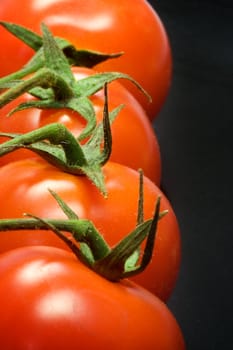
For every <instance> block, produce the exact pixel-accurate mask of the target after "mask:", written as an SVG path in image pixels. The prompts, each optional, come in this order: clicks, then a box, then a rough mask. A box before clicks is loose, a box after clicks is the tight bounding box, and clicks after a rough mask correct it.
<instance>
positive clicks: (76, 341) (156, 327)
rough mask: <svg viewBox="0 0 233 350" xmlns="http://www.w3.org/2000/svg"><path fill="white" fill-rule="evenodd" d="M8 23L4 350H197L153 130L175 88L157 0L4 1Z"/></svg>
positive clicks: (0, 253) (1, 178)
mask: <svg viewBox="0 0 233 350" xmlns="http://www.w3.org/2000/svg"><path fill="white" fill-rule="evenodd" d="M84 4H85V5H84ZM19 6H20V9H19ZM16 15H17V16H16ZM11 22H15V24H13V23H11ZM129 23H130V25H129ZM145 23H146V24H147V25H146V26H145ZM0 24H1V25H0V35H1V37H2V38H4V42H5V46H4V47H5V48H4V52H2V53H1V60H2V62H3V64H1V67H0V76H2V78H0V107H1V108H0V202H1V208H0V231H1V232H0V276H1V279H0V298H1V300H2V304H3V305H4V306H3V308H4V309H3V317H1V320H0V334H1V346H2V348H4V349H15V350H20V349H28V348H36V349H41V350H42V349H43V350H44V349H45V350H46V349H58V350H59V349H61V350H63V349H70V350H72V349H94V348H99V349H105V348H106V349H107V348H110V347H111V348H112V349H125V350H130V349H142V348H143V349H148V350H150V349H158V350H160V349H161V350H162V349H163V350H184V349H185V342H184V339H183V335H182V332H181V329H180V327H179V325H178V323H177V321H176V320H175V318H174V316H173V315H172V313H171V312H170V310H169V309H168V307H167V306H166V301H167V300H168V298H169V297H170V295H171V293H172V291H173V288H174V286H175V283H176V280H177V276H178V273H179V268H180V260H181V237H180V228H179V224H178V221H177V218H176V215H175V212H174V210H173V208H172V205H171V203H170V202H169V199H168V198H167V197H166V196H165V194H164V193H163V192H162V190H161V188H160V181H161V168H162V164H161V157H160V148H159V142H158V139H157V136H156V134H155V131H154V129H153V126H152V123H151V121H152V119H154V118H155V117H156V116H157V113H158V111H159V109H160V108H161V107H162V105H163V103H164V100H165V97H166V95H167V92H168V89H169V84H170V79H171V66H172V60H171V52H170V46H169V40H168V37H167V35H166V31H165V28H164V27H163V24H162V22H161V20H160V18H159V17H158V15H157V14H156V12H155V10H154V9H152V7H151V6H150V5H149V4H148V3H147V2H146V1H144V0H137V1H135V2H134V6H129V4H128V3H127V2H126V1H121V0H120V1H114V0H113V1H108V2H107V1H102V0H86V1H85V2H83V1H79V0H75V1H74V0H68V1H64V0H60V1H44V2H41V1H37V0H33V1H29V0H24V1H23V3H22V2H21V3H20V4H19V2H16V1H15V0H3V1H2V4H1V9H0ZM41 32H42V34H41ZM64 39H65V40H64ZM15 57H17V59H15ZM13 58H14V59H13ZM148 94H149V95H148ZM150 98H151V99H152V102H150V101H149V100H150ZM16 315H17V323H16V322H15V319H16ZM12 329H13V330H12ZM10 330H11V332H14V334H13V335H12V334H11V333H10Z"/></svg>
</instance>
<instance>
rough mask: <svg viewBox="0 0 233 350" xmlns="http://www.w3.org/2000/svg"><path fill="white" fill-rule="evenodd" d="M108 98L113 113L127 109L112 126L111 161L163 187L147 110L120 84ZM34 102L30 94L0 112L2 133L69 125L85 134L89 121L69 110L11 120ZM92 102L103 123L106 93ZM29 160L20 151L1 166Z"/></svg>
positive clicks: (79, 73)
mask: <svg viewBox="0 0 233 350" xmlns="http://www.w3.org/2000/svg"><path fill="white" fill-rule="evenodd" d="M73 73H74V75H75V77H76V79H77V80H79V79H82V78H85V77H88V76H90V75H92V74H94V73H95V71H94V70H92V69H88V68H80V67H79V68H73ZM108 94H109V98H108V101H109V110H110V111H111V110H113V109H114V108H116V107H117V106H119V105H121V104H124V106H125V107H124V108H123V109H122V110H121V111H120V113H119V115H118V116H117V117H116V119H115V121H114V122H113V124H112V137H113V147H112V154H111V160H112V161H115V162H118V163H121V164H124V165H127V166H129V167H132V168H134V169H136V170H138V169H139V168H142V169H143V171H144V173H145V175H147V176H148V177H149V178H150V179H151V180H153V181H154V182H155V183H156V184H158V185H159V184H160V179H161V156H160V148H159V143H158V140H157V137H156V135H155V132H154V130H153V127H152V125H151V123H150V122H149V120H148V118H147V116H146V114H145V112H144V110H143V109H142V107H141V105H140V104H139V103H138V101H137V100H136V99H135V98H134V97H133V96H132V95H131V94H130V93H129V92H128V91H127V89H126V88H124V87H123V86H122V85H121V84H120V83H119V82H118V81H114V82H112V83H111V84H109V91H108ZM31 98H32V97H30V96H29V95H28V94H25V95H24V96H23V97H21V98H18V99H16V100H14V101H12V102H11V103H10V104H8V105H6V106H5V107H3V108H2V109H0V131H2V132H16V133H18V132H22V133H24V132H27V131H31V130H33V129H36V128H39V127H41V126H44V125H46V124H49V123H53V122H59V123H62V124H64V125H66V126H67V128H68V129H69V130H70V131H71V132H72V133H73V134H74V135H75V136H78V135H79V134H80V133H81V131H82V130H83V128H84V126H85V120H84V119H83V118H82V117H81V116H80V115H78V113H75V112H72V111H71V110H68V109H57V110H54V109H53V110H51V109H46V110H43V111H39V110H38V109H28V110H24V111H21V112H16V113H14V114H13V115H12V116H11V117H7V114H8V113H9V111H10V109H11V108H14V107H15V106H17V104H18V103H19V102H23V101H26V100H28V99H31ZM91 100H92V103H93V105H94V109H95V112H96V117H97V121H98V122H100V121H102V119H103V106H104V92H103V90H101V91H99V92H98V93H96V94H95V95H93V96H92V97H91ZM132 135H133V137H132ZM0 140H1V139H0ZM4 140H5V139H4ZM2 141H3V139H2ZM0 142H1V141H0ZM31 155H32V154H30V156H31ZM28 156H29V152H28V151H25V150H19V151H17V152H14V153H12V154H9V155H7V156H4V157H2V158H0V164H6V163H8V162H9V161H12V160H15V159H20V158H24V157H28Z"/></svg>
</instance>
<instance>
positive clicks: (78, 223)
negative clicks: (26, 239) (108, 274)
mask: <svg viewBox="0 0 233 350" xmlns="http://www.w3.org/2000/svg"><path fill="white" fill-rule="evenodd" d="M49 225H51V226H53V227H56V229H57V230H59V231H64V232H70V233H71V234H72V237H73V238H74V239H75V240H76V241H77V242H80V243H81V242H83V243H86V244H87V245H88V246H89V248H90V249H91V251H92V253H93V256H94V258H95V260H98V259H100V258H102V257H103V256H105V255H107V254H108V253H109V251H110V248H109V247H108V245H107V243H106V242H105V240H104V238H103V237H102V235H101V234H100V233H99V232H98V231H97V230H96V228H95V227H94V225H93V224H92V223H91V222H90V221H89V220H84V219H79V220H70V219H69V220H56V219H55V220H53V219H46V220H45V219H43V220H40V219H39V220H38V219H35V218H32V219H29V218H27V219H1V220H0V231H12V230H51V227H50V226H49ZM56 233H57V232H56ZM59 237H60V238H61V239H63V240H64V241H65V243H68V244H69V246H70V248H71V249H72V246H73V245H74V243H73V242H72V241H70V240H69V239H68V240H67V237H66V236H65V235H64V234H61V235H60V236H59ZM72 250H73V249H72Z"/></svg>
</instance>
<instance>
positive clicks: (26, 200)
mask: <svg viewBox="0 0 233 350" xmlns="http://www.w3.org/2000/svg"><path fill="white" fill-rule="evenodd" d="M103 172H104V176H105V183H106V188H107V191H108V197H107V199H106V198H104V197H103V195H102V194H101V193H100V192H99V190H98V189H97V188H96V187H95V186H94V185H93V184H92V183H91V182H90V181H89V180H88V179H87V178H86V177H84V176H74V175H71V174H68V173H63V172H61V171H59V170H58V169H57V168H55V167H53V166H50V165H49V164H47V163H46V162H44V161H39V160H35V159H29V158H28V159H25V160H21V161H17V162H12V163H9V164H8V165H5V166H3V167H2V168H1V169H0V203H2V205H1V210H0V218H2V219H3V218H18V217H22V213H31V214H34V215H37V216H39V217H42V218H64V217H65V216H64V214H63V212H62V211H61V209H60V208H59V206H58V204H57V203H56V201H55V200H54V198H53V197H52V196H51V194H50V193H49V192H48V188H50V189H52V190H53V191H55V192H57V193H58V195H59V196H60V197H61V198H62V199H63V200H64V201H65V202H66V203H67V204H68V205H69V206H70V207H71V208H72V209H73V210H74V212H76V213H77V215H78V216H79V217H80V218H85V219H89V220H91V221H92V222H93V223H94V225H95V226H96V228H97V229H98V230H99V232H101V234H102V235H103V237H104V238H105V239H106V241H107V242H108V244H109V245H110V246H113V245H115V244H116V243H117V242H118V241H119V240H120V239H121V238H123V237H125V236H126V235H127V234H129V233H130V232H131V231H132V230H133V229H134V228H135V225H136V221H137V206H138V187H139V175H138V172H137V171H135V170H133V169H131V168H128V167H126V166H123V165H120V164H118V163H113V162H108V163H107V164H106V165H105V166H104V167H103ZM158 196H162V199H161V211H163V210H168V211H169V212H168V214H167V215H166V216H165V217H163V218H162V219H161V220H160V221H159V224H158V230H157V235H156V241H155V248H154V253H153V258H152V261H151V263H150V264H149V266H148V267H147V269H146V270H145V271H144V272H142V273H141V274H139V275H138V276H136V277H133V280H135V281H136V282H138V283H139V284H141V285H142V286H144V287H145V288H147V289H149V290H150V291H152V292H153V293H155V294H157V295H159V296H160V297H161V298H162V299H164V300H165V299H167V298H168V297H169V295H170V293H171V291H172V289H173V287H174V284H175V281H176V278H177V275H178V271H179V266H180V257H181V242H180V231H179V225H178V222H177V219H176V216H175V213H174V211H173V209H172V207H171V204H170V203H169V201H168V200H167V198H166V197H165V195H164V194H163V193H162V192H161V190H160V189H159V188H158V187H157V186H156V185H155V184H154V183H153V182H152V181H150V180H149V179H148V178H146V177H145V180H144V215H145V219H149V218H151V217H152V216H153V212H154V206H155V202H156V200H157V198H158ZM38 244H39V245H41V244H42V245H52V246H57V247H60V248H61V247H62V248H65V249H68V248H67V247H66V246H65V244H64V243H63V242H61V240H60V239H58V238H57V237H56V236H55V234H54V233H52V232H48V231H35V232H34V231H30V230H29V231H23V232H21V231H9V232H0V252H4V251H7V250H10V249H13V248H16V247H20V246H25V245H38Z"/></svg>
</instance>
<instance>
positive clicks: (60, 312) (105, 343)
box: [0, 246, 185, 350]
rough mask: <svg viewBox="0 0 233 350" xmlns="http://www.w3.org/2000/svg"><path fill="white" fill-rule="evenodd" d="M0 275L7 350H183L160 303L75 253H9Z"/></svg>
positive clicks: (177, 329)
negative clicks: (94, 268)
mask: <svg viewBox="0 0 233 350" xmlns="http://www.w3.org/2000/svg"><path fill="white" fill-rule="evenodd" d="M0 275H1V279H0V298H1V301H2V316H1V318H0V329H1V347H2V348H3V349H15V350H16V349H25V348H29V347H33V348H37V349H43V350H48V349H57V350H65V349H69V350H76V349H80V350H82V349H83V350H86V349H109V348H111V349H113V350H114V349H115V350H119V349H123V350H131V349H132V350H141V349H148V350H149V349H151V350H152V349H163V350H185V342H184V338H183V335H182V331H181V329H180V327H179V325H178V323H177V321H176V319H175V317H174V316H173V314H172V313H171V311H170V310H169V309H168V308H167V306H166V305H165V304H164V303H163V302H162V301H161V300H160V299H158V298H157V297H155V296H154V295H152V294H151V293H149V292H148V291H146V290H145V289H143V288H141V287H139V286H138V285H136V284H134V283H132V282H130V281H128V280H124V281H122V282H120V283H112V282H109V281H107V280H105V279H104V278H103V277H101V276H99V275H98V274H96V273H95V272H93V271H91V270H90V269H89V268H87V267H86V266H84V265H83V264H82V263H80V262H79V261H78V260H77V258H76V257H75V256H74V255H73V254H72V253H69V252H66V251H64V250H61V249H58V248H54V247H42V246H37V247H23V248H19V249H16V250H11V251H9V252H7V253H5V254H2V255H1V256H0ZM16 315H17V322H15V317H16ZM12 325H14V326H13V332H14V336H12Z"/></svg>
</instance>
